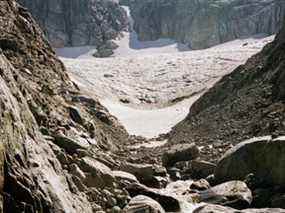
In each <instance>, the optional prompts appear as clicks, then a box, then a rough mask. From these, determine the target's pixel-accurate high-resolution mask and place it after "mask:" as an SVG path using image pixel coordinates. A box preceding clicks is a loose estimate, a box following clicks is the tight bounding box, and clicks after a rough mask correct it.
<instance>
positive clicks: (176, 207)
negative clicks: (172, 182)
mask: <svg viewBox="0 0 285 213" xmlns="http://www.w3.org/2000/svg"><path fill="white" fill-rule="evenodd" d="M126 190H127V191H128V192H129V193H130V195H131V197H135V196H137V195H145V196H147V197H150V198H152V199H154V200H156V201H157V202H158V203H159V204H160V205H161V206H162V207H163V209H164V210H165V211H166V212H177V211H180V203H179V200H177V199H176V198H174V197H172V196H170V195H166V194H165V193H163V192H161V191H160V190H155V189H151V188H148V187H146V186H144V185H141V184H138V183H133V184H131V185H129V186H127V187H126Z"/></svg>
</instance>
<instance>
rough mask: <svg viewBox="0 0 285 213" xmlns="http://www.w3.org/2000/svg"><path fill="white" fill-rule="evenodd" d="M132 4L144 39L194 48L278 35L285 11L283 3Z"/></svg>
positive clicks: (183, 0)
mask: <svg viewBox="0 0 285 213" xmlns="http://www.w3.org/2000/svg"><path fill="white" fill-rule="evenodd" d="M130 5H131V12H132V16H133V18H134V21H135V24H134V29H135V31H136V32H137V33H138V36H139V39H140V40H156V39H158V38H161V37H168V38H173V39H176V40H177V41H179V42H182V43H184V44H188V45H189V47H191V48H192V49H203V48H207V47H210V46H213V45H216V44H219V43H222V42H226V41H229V40H233V39H236V38H240V37H244V36H251V35H254V34H259V33H265V34H274V33H276V32H277V31H278V30H279V29H280V27H281V21H282V18H283V16H284V11H285V3H284V1H280V0H262V1H259V0H248V1H244V0H226V1H221V0H210V1H209V0H177V1H173V0H145V1H140V0H133V1H130Z"/></svg>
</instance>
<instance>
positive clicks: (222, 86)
mask: <svg viewBox="0 0 285 213" xmlns="http://www.w3.org/2000/svg"><path fill="white" fill-rule="evenodd" d="M284 46H285V33H284V28H283V29H282V31H281V32H280V33H279V34H278V35H277V38H276V39H275V41H274V42H273V43H271V44H269V45H267V46H266V47H265V48H264V49H263V51H261V53H259V54H257V55H255V56H253V57H252V58H251V59H249V60H248V62H247V63H246V64H245V65H242V66H240V67H238V68H237V69H236V70H234V71H233V72H232V73H231V74H229V75H227V76H225V77H223V78H222V79H221V80H220V81H219V82H218V83H217V84H216V85H215V86H214V87H213V88H211V89H210V90H209V91H208V92H207V93H205V94H204V95H203V96H202V97H201V98H200V99H199V100H198V101H196V102H195V103H194V105H193V106H192V107H191V109H190V113H189V115H188V116H187V118H186V119H185V120H184V121H183V122H181V123H180V124H178V125H177V126H176V127H175V128H174V130H173V131H172V133H171V140H170V143H178V142H179V141H181V140H183V139H185V138H187V140H188V141H189V143H191V142H195V143H196V145H199V146H204V147H208V146H209V145H211V146H213V147H212V148H211V152H210V153H209V152H208V151H207V150H206V151H205V149H201V156H202V158H203V159H204V160H210V161H216V160H218V159H219V157H220V156H221V155H222V154H223V153H224V152H225V150H227V149H228V148H231V147H230V146H229V147H226V146H221V145H222V144H224V143H230V144H237V143H239V142H241V141H244V140H246V139H249V138H252V137H256V136H264V135H273V136H278V135H284V134H285V116H284V115H285V105H284V102H285V99H284V85H285V84H284V75H285V74H284V73H285V72H284V70H285V67H284V63H285V57H284V56H285V52H284V50H285V48H284Z"/></svg>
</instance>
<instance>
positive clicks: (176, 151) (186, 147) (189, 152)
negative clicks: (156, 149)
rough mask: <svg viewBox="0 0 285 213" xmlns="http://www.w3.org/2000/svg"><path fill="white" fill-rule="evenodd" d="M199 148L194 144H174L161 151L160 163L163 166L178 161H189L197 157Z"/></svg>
mask: <svg viewBox="0 0 285 213" xmlns="http://www.w3.org/2000/svg"><path fill="white" fill-rule="evenodd" d="M199 153H200V151H199V148H198V147H197V146H196V145H195V144H186V143H183V144H176V145H173V146H171V147H169V151H167V152H166V153H163V156H162V163H163V165H164V166H165V167H170V166H173V165H174V164H175V163H176V162H179V161H189V160H193V159H195V158H197V157H199Z"/></svg>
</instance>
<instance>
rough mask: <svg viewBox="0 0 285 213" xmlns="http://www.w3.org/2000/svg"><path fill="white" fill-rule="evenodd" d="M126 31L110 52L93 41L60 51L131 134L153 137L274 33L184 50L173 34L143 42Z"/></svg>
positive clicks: (80, 79) (75, 75)
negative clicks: (97, 54)
mask: <svg viewBox="0 0 285 213" xmlns="http://www.w3.org/2000/svg"><path fill="white" fill-rule="evenodd" d="M123 34H124V36H123V37H122V38H121V39H119V40H117V41H115V42H116V43H117V44H118V45H119V48H118V49H117V50H116V51H115V54H114V56H113V57H110V58H94V57H92V53H93V52H94V51H95V50H92V47H81V48H65V49H60V50H57V52H58V54H59V53H60V54H59V55H60V56H61V60H62V61H63V62H64V64H65V65H66V67H67V69H68V71H69V73H70V76H71V77H72V79H73V80H74V81H75V82H76V83H77V84H78V85H79V86H80V87H81V89H82V90H83V91H85V92H87V93H88V94H89V95H91V96H94V97H97V98H99V99H100V101H101V103H102V104H103V105H104V106H105V107H106V108H107V109H108V110H109V111H110V112H111V113H112V114H113V115H114V116H116V117H117V118H118V119H119V120H120V121H121V123H122V124H123V125H124V126H125V127H126V129H127V130H128V132H129V133H130V134H133V135H139V136H144V137H147V138H153V137H156V136H158V135H159V134H161V133H167V132H168V131H170V130H171V128H172V127H173V126H174V125H175V124H177V123H178V122H180V121H181V120H183V119H184V118H185V116H186V115H187V114H188V112H189V108H190V106H191V105H192V103H193V102H194V101H195V100H196V99H197V98H198V97H199V96H201V95H202V94H203V92H205V91H206V90H207V89H209V88H210V87H211V86H213V84H214V83H215V82H217V81H218V80H219V79H220V78H221V77H222V76H224V75H226V74H228V73H230V72H231V71H233V70H234V68H236V67H237V66H238V65H240V64H243V63H245V61H246V60H247V59H248V58H249V57H250V56H252V55H253V54H255V53H257V52H259V51H260V50H261V49H262V47H263V46H264V45H265V44H267V43H269V42H270V41H272V40H273V38H274V36H270V37H260V36H257V37H252V38H247V39H238V40H235V41H231V42H227V43H224V44H221V45H217V46H215V47H212V48H209V49H205V50H195V51H184V50H186V49H187V48H185V47H182V46H181V45H180V44H177V43H176V42H174V41H171V40H169V39H160V40H158V41H152V42H139V41H138V40H137V36H136V34H135V32H133V31H131V32H124V33H123ZM81 53H82V54H81Z"/></svg>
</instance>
